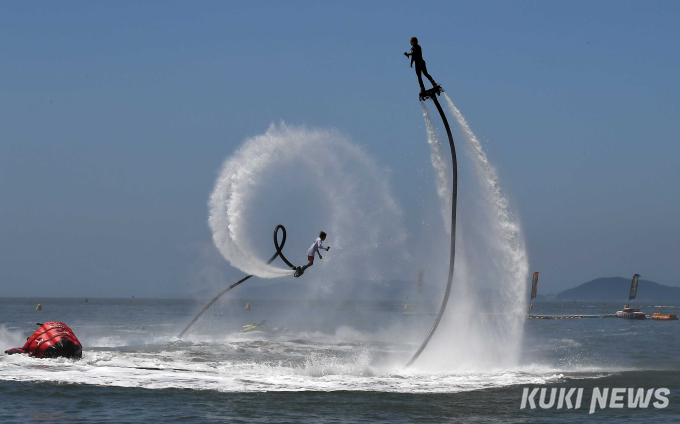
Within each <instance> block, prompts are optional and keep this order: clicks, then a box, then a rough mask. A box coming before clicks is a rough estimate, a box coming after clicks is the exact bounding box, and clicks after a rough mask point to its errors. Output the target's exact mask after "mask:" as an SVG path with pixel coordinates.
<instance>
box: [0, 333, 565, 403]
mask: <svg viewBox="0 0 680 424" xmlns="http://www.w3.org/2000/svg"><path fill="white" fill-rule="evenodd" d="M166 348H167V350H160V351H147V352H143V351H137V352H109V351H103V352H102V351H100V352H97V351H86V352H85V353H84V355H83V359H82V360H80V361H72V360H67V359H63V358H61V359H35V358H30V357H28V356H26V355H12V356H5V357H1V358H0V380H5V381H29V382H56V383H68V384H90V385H98V386H113V387H141V388H147V389H166V388H179V389H193V390H214V391H221V392H248V391H251V392H262V391H337V390H354V391H379V392H399V393H455V392H461V391H469V390H480V389H486V388H494V387H504V386H508V385H516V384H546V383H548V382H556V381H560V380H563V379H564V375H563V374H562V373H560V372H556V371H554V370H550V369H547V368H545V369H535V370H520V369H517V370H502V371H494V372H487V373H472V372H460V373H450V372H440V373H427V374H426V373H421V372H418V371H415V370H405V369H403V368H402V367H401V365H399V366H384V365H382V366H381V365H379V364H375V363H374V361H373V359H374V358H373V357H374V355H375V353H376V352H375V350H374V348H370V347H365V348H361V347H360V348H355V349H354V350H353V351H352V352H349V353H348V352H346V350H345V349H340V350H337V349H336V346H334V345H332V344H324V345H318V344H317V345H307V344H300V343H295V342H291V341H282V342H267V343H264V344H263V343H262V342H261V341H260V342H259V343H255V342H253V346H251V349H250V350H247V349H245V347H244V345H243V344H239V343H233V344H226V345H215V344H212V345H206V344H200V345H192V346H189V347H188V348H187V349H184V350H172V348H171V347H166ZM272 351H275V352H277V355H276V356H271V355H268V353H271V352H272ZM291 351H293V352H296V353H291ZM210 352H212V353H216V354H217V355H216V356H210V355H209V353H210ZM263 352H264V353H263ZM278 352H285V354H284V355H283V356H281V355H279V354H278ZM206 354H208V356H203V355H206ZM239 355H241V357H239ZM217 357H219V358H220V359H216V358H217Z"/></svg>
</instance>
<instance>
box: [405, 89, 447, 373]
mask: <svg viewBox="0 0 680 424" xmlns="http://www.w3.org/2000/svg"><path fill="white" fill-rule="evenodd" d="M440 89H441V88H440ZM442 91H443V90H442ZM436 94H439V93H438V92H437V93H436ZM428 97H429V98H431V99H432V101H433V102H434V104H435V106H437V110H438V111H439V114H440V115H441V117H442V121H444V127H445V128H446V135H448V136H449V145H450V146H451V164H452V168H453V190H452V194H451V256H450V259H449V281H448V282H447V283H446V292H445V293H444V300H443V301H442V306H441V308H440V309H439V313H438V314H437V319H435V320H434V324H433V325H432V328H431V329H430V332H429V333H427V337H425V340H424V341H423V343H422V344H421V345H420V347H419V348H418V350H417V351H416V353H415V354H414V355H413V357H412V358H411V360H410V361H408V363H407V364H406V367H410V366H411V365H413V363H414V362H415V361H416V359H418V357H419V356H420V354H421V353H423V350H425V347H426V346H427V344H428V343H429V342H430V339H431V338H432V335H433V334H434V332H435V331H436V330H437V326H438V325H439V321H441V319H442V316H443V315H444V310H446V304H447V303H448V302H449V295H450V294H451V284H452V283H453V264H454V262H455V259H456V199H457V197H458V163H457V161H456V146H455V145H454V144H453V136H452V135H451V128H449V121H447V120H446V115H444V111H443V110H442V107H441V106H440V105H439V101H437V96H436V95H431V96H428Z"/></svg>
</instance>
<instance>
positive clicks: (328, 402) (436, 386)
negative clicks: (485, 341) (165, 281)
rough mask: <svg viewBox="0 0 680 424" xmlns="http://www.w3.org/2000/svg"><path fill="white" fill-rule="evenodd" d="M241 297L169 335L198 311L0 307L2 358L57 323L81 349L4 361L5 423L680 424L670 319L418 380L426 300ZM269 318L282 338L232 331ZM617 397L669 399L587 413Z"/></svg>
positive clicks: (551, 337) (567, 337)
mask: <svg viewBox="0 0 680 424" xmlns="http://www.w3.org/2000/svg"><path fill="white" fill-rule="evenodd" d="M249 302H250V303H251V309H250V310H249V311H248V310H246V309H245V303H246V300H243V301H241V300H233V299H231V300H230V299H225V300H222V301H220V302H218V303H217V304H216V305H214V308H213V309H211V310H210V311H208V312H207V313H206V314H205V315H204V317H202V318H201V320H199V321H198V322H197V323H196V325H195V327H194V328H193V329H192V330H191V331H190V332H189V333H188V334H187V335H186V336H185V337H184V339H183V340H178V339H177V338H176V335H177V334H178V333H179V332H180V331H181V329H182V328H183V327H184V326H185V325H186V324H187V323H188V322H189V321H190V320H191V318H192V317H193V315H194V314H195V313H196V312H197V311H198V310H200V308H201V307H202V306H203V303H204V302H203V301H199V300H177V299H134V308H132V307H131V305H130V302H129V299H88V300H87V301H86V300H85V299H84V298H82V299H19V298H2V299H0V349H2V350H3V351H4V350H5V349H7V348H10V347H17V346H21V345H23V341H25V339H26V337H27V336H28V335H30V334H31V333H32V332H33V331H34V330H35V328H36V325H35V324H36V323H37V322H46V321H53V320H56V321H63V322H65V323H67V324H68V325H69V326H71V328H72V329H73V330H74V332H75V333H76V335H77V336H78V338H79V339H80V341H81V342H82V343H83V346H84V354H83V359H82V360H80V361H70V360H65V359H34V358H29V357H27V356H25V355H13V356H7V355H0V422H3V423H4V422H24V421H26V420H27V419H30V420H32V421H39V422H64V421H66V420H68V421H70V422H148V421H150V422H225V421H228V422H333V423H344V422H513V423H514V422H555V423H563V422H582V421H584V420H593V421H596V422H628V421H633V420H635V421H639V422H655V423H663V422H680V395H679V394H680V383H679V382H680V379H679V377H680V358H679V357H678V352H679V351H680V339H679V338H678V332H679V331H680V322H679V321H671V322H655V321H651V320H646V321H633V320H623V319H616V318H593V319H562V320H537V319H530V320H526V321H525V322H524V338H523V340H522V352H521V360H520V363H519V364H518V365H517V366H516V367H512V368H511V369H494V368H492V367H490V368H487V369H475V370H460V369H457V370H455V371H452V370H447V369H442V370H439V371H432V370H431V369H430V367H428V368H427V371H424V368H419V366H418V363H416V366H414V367H413V368H409V369H404V368H403V364H404V363H405V362H406V361H407V360H408V358H409V357H410V355H411V354H412V353H413V351H414V350H415V349H416V348H417V346H418V344H419V342H420V341H421V340H420V338H421V337H422V334H424V333H425V332H426V331H427V329H428V328H429V326H430V325H431V323H432V320H433V319H434V316H433V315H432V312H434V311H436V308H437V305H435V304H432V305H430V304H425V303H422V304H417V303H413V304H410V305H409V309H408V310H404V307H403V304H402V303H398V302H337V303H332V302H312V301H306V302H302V301H301V302H294V301H265V300H249ZM37 303H41V304H42V306H43V310H42V311H35V306H36V304H37ZM454 304H455V302H454ZM621 306H623V305H622V304H621V305H619V304H606V305H605V308H604V309H603V308H602V303H597V304H596V303H584V302H579V303H574V302H535V303H534V309H533V310H532V313H534V314H548V315H560V314H585V315H596V314H611V313H613V312H614V311H616V310H617V309H620V307H621ZM640 306H642V309H643V311H644V312H646V313H648V314H651V313H652V312H658V311H662V309H661V308H660V306H661V305H655V304H641V305H640ZM502 312H503V311H498V310H491V309H488V310H480V311H478V313H477V314H476V316H475V317H474V319H480V320H485V319H486V320H489V319H491V320H495V319H499V320H502V319H505V317H504V316H503V313H502ZM663 312H664V313H670V312H676V313H678V312H680V305H664V308H663ZM264 319H267V320H268V322H267V324H268V325H269V326H271V327H285V328H286V330H285V331H282V332H280V333H277V334H267V333H264V332H254V333H240V332H239V329H240V328H241V327H242V326H243V325H245V324H248V323H252V322H259V321H262V320H264ZM407 334H421V335H420V336H418V337H408V336H406V335H407ZM436 337H447V334H446V333H445V332H442V333H438V334H437V335H436V336H435V338H436ZM450 345H451V344H447V346H450ZM459 348H460V349H464V348H465V347H464V346H460V347H459ZM619 387H621V388H629V387H630V388H644V389H657V388H668V389H669V390H670V394H669V395H668V399H669V405H668V406H667V407H666V408H663V409H659V408H654V407H652V406H651V404H650V406H649V408H647V409H630V408H622V409H611V408H607V409H603V410H600V409H598V410H597V411H596V412H595V413H594V414H592V415H590V414H589V406H590V399H591V393H592V391H593V389H594V388H600V389H603V388H610V389H611V388H619ZM525 388H531V389H533V388H547V389H548V391H549V390H550V389H552V388H557V389H559V388H567V389H568V388H584V400H583V406H582V407H581V408H580V409H572V410H565V409H559V410H558V409H556V408H555V407H553V408H551V409H545V410H543V409H540V408H539V409H534V410H531V409H520V404H521V401H522V395H523V390H524V389H525ZM536 400H537V401H538V398H537V399H536Z"/></svg>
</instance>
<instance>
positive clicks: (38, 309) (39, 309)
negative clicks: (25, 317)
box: [35, 303, 42, 311]
mask: <svg viewBox="0 0 680 424" xmlns="http://www.w3.org/2000/svg"><path fill="white" fill-rule="evenodd" d="M35 310H36V311H42V305H41V304H40V303H38V306H36V307H35Z"/></svg>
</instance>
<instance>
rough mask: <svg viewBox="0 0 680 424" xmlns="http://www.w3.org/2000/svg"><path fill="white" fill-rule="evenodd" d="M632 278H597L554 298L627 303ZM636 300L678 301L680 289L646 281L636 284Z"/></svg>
mask: <svg viewBox="0 0 680 424" xmlns="http://www.w3.org/2000/svg"><path fill="white" fill-rule="evenodd" d="M631 280H632V278H623V277H610V278H597V279H595V280H592V281H588V282H587V283H583V284H581V285H580V286H578V287H574V288H573V289H569V290H565V291H563V292H561V293H558V294H557V296H555V297H556V298H558V299H561V300H590V301H612V300H614V301H615V300H620V301H627V300H628V293H629V292H630V282H631ZM635 299H636V300H649V301H659V302H677V301H680V287H670V286H664V285H661V284H659V283H655V282H652V281H647V280H640V281H639V282H638V290H637V297H636V298H635Z"/></svg>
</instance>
